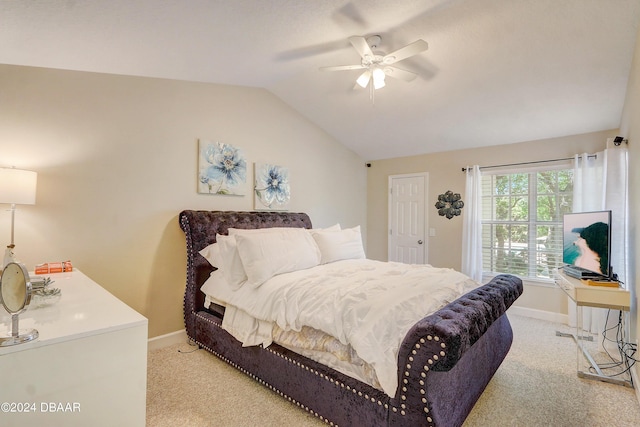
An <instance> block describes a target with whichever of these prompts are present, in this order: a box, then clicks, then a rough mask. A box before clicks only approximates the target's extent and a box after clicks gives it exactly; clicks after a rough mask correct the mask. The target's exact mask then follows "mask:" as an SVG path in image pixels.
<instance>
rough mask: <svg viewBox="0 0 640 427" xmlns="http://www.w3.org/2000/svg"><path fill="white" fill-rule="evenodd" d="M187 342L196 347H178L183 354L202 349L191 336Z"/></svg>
mask: <svg viewBox="0 0 640 427" xmlns="http://www.w3.org/2000/svg"><path fill="white" fill-rule="evenodd" d="M187 344H188V345H189V346H190V347H195V348H194V349H193V350H188V351H183V350H182V349H178V353H182V354H189V353H193V352H196V351H198V350H200V348H201V347H200V346H199V345H198V344H197V343H196V342H195V341H194V340H193V339H191V338H187Z"/></svg>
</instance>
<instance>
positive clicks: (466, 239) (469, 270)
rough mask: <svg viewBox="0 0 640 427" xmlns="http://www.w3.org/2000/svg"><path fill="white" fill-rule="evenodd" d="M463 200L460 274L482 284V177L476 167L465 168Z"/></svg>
mask: <svg viewBox="0 0 640 427" xmlns="http://www.w3.org/2000/svg"><path fill="white" fill-rule="evenodd" d="M465 198H466V201H465V206H464V208H465V209H464V221H463V224H462V272H463V273H464V274H466V275H467V276H469V277H471V278H472V279H473V280H475V281H477V282H482V222H481V221H482V176H481V174H480V166H478V165H475V166H471V167H468V168H467V176H466V185H465Z"/></svg>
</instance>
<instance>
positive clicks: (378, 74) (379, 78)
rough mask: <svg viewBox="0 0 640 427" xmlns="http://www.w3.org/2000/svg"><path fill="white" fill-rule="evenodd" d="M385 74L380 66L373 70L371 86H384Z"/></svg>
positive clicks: (380, 87) (379, 87)
mask: <svg viewBox="0 0 640 427" xmlns="http://www.w3.org/2000/svg"><path fill="white" fill-rule="evenodd" d="M385 77H386V74H385V73H384V71H383V70H381V69H380V68H376V69H374V70H373V87H374V88H375V89H382V88H383V87H384V85H385V84H384V78H385Z"/></svg>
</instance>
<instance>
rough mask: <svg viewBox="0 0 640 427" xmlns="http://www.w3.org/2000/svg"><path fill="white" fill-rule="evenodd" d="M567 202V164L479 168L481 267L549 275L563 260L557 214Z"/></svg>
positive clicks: (570, 182)
mask: <svg viewBox="0 0 640 427" xmlns="http://www.w3.org/2000/svg"><path fill="white" fill-rule="evenodd" d="M565 168H566V166H565ZM572 202H573V170H572V169H555V170H553V169H552V170H549V169H547V170H540V169H537V170H533V171H531V172H519V173H504V172H494V173H492V172H489V173H487V172H483V175H482V259H483V270H484V271H485V272H490V273H511V274H516V275H518V276H521V277H530V278H539V279H548V278H551V273H552V271H553V269H554V268H557V267H560V266H561V265H562V217H563V214H564V213H567V212H571V207H572V204H573V203H572Z"/></svg>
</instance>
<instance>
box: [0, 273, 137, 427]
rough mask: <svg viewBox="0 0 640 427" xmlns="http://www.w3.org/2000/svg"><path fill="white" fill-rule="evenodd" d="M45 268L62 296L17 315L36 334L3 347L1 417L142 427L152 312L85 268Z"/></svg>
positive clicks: (0, 318)
mask: <svg viewBox="0 0 640 427" xmlns="http://www.w3.org/2000/svg"><path fill="white" fill-rule="evenodd" d="M47 276H49V277H51V279H52V280H54V281H55V283H53V284H52V285H51V287H53V288H60V290H61V292H62V295H61V298H60V300H59V301H58V302H56V303H55V304H52V305H48V306H44V307H38V308H32V307H29V308H28V309H27V311H25V312H24V313H22V314H21V315H20V328H21V329H27V328H29V329H31V328H35V329H37V330H38V332H39V333H40V336H39V338H38V339H37V340H35V341H31V342H28V343H24V344H19V345H14V346H11V347H1V348H0V381H1V382H2V385H1V386H0V404H2V405H3V407H2V412H0V425H2V426H34V425H43V426H44V425H46V426H65V427H66V426H140V427H143V426H144V425H145V415H146V378H147V319H146V318H145V317H143V316H142V315H140V314H139V313H137V312H136V311H135V310H133V309H131V308H130V307H129V306H127V305H126V304H124V303H123V302H122V301H120V300H119V299H117V298H116V297H114V296H113V295H111V294H110V293H109V292H107V291H106V290H105V289H104V288H102V287H101V286H99V285H98V284H97V283H95V282H94V281H93V280H91V279H90V278H88V277H87V276H86V275H84V274H83V273H82V272H80V271H77V270H75V269H74V271H73V272H67V273H58V274H49V275H47ZM10 328H11V318H10V316H9V315H8V313H6V312H5V310H4V309H2V308H0V333H5V332H6V331H8V330H10ZM7 404H10V405H13V406H6V405H7Z"/></svg>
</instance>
